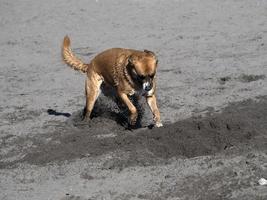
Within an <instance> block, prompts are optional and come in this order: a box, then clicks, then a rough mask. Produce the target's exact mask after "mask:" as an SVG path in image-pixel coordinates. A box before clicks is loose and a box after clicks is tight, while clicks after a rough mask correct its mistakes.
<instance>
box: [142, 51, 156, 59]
mask: <svg viewBox="0 0 267 200" xmlns="http://www.w3.org/2000/svg"><path fill="white" fill-rule="evenodd" d="M144 52H145V53H147V54H149V55H151V56H153V57H154V58H156V54H155V53H154V52H153V51H149V50H147V49H145V50H144Z"/></svg>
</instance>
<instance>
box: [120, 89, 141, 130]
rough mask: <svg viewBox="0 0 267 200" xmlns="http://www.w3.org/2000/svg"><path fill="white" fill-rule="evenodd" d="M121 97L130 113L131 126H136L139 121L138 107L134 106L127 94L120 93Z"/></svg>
mask: <svg viewBox="0 0 267 200" xmlns="http://www.w3.org/2000/svg"><path fill="white" fill-rule="evenodd" d="M119 96H120V98H121V100H122V101H123V103H125V104H126V105H127V107H128V109H129V111H130V113H131V114H130V125H131V126H134V125H135V124H136V120H137V116H138V113H137V109H136V107H135V106H134V105H133V104H132V102H131V101H130V99H129V98H128V96H127V95H126V94H125V93H122V92H121V93H119Z"/></svg>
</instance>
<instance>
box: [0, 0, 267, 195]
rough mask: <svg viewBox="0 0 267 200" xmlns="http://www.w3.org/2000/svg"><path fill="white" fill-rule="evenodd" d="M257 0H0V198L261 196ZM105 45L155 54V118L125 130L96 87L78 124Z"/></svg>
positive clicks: (265, 83)
mask: <svg viewBox="0 0 267 200" xmlns="http://www.w3.org/2000/svg"><path fill="white" fill-rule="evenodd" d="M266 13H267V2H266V1H264V0H255V1H249V0H242V1H233V0H232V1H230V0H226V1H216V0H213V1H212V0H204V1H200V0H187V1H184V0H170V1H162V0H160V1H157V0H144V1H139V0H132V1H117V0H114V1H108V0H98V1H85V0H82V1H63V0H59V1H51V0H47V1H33V0H27V1H7V0H2V1H1V2H0V28H1V31H0V44H1V45H0V60H1V65H0V69H1V73H0V85H1V87H0V94H1V95H0V174H1V175H0V177H1V178H0V199H3V200H4V199H5V200H6V199H8V200H9V199H10V200H12V199H14V200H15V199H27V200H30V199H34V200H39V199H40V200H41V199H53V200H55V199H59V200H63V199H64V200H74V199H76V200H78V199H79V200H85V199H131V200H133V199H169V200H171V199H172V200H174V199H175V200H176V199H179V200H180V199H205V200H213V199H236V200H237V199H240V200H241V199H242V200H246V199H247V200H250V199H265V198H266V197H267V188H266V186H260V185H259V184H258V180H259V179H260V178H265V179H266V178H267V177H266V176H267V165H266V163H267V155H266V153H267V137H266V135H267V132H266V130H267V118H266V117H267V78H266V76H267V67H266V66H267V56H266V55H267V36H266V33H267V24H266V21H267V15H266ZM66 34H67V35H69V36H70V38H71V40H72V48H73V51H74V52H75V53H76V54H77V55H78V56H79V57H80V58H82V59H83V60H84V61H86V62H89V61H90V59H92V57H93V56H94V55H96V54H97V53H99V52H101V51H103V50H104V49H107V48H111V47H125V48H134V49H141V50H142V49H149V50H152V51H154V52H155V53H156V54H157V55H158V57H159V68H158V76H157V81H158V84H157V85H158V86H157V87H158V89H157V97H158V104H159V108H160V111H161V114H162V121H163V124H164V127H162V128H159V129H156V128H153V129H148V128H147V125H149V124H150V123H151V117H152V116H151V113H150V112H149V110H148V107H147V106H146V104H145V102H144V101H141V102H140V104H141V106H142V108H143V110H144V112H143V115H142V116H143V117H142V126H143V128H140V129H137V130H126V129H125V127H124V126H122V125H121V124H120V123H118V119H119V117H120V115H119V114H118V113H117V109H116V105H114V103H112V102H111V101H110V100H109V99H107V98H105V97H104V96H102V95H101V96H100V99H99V101H98V103H97V105H96V112H95V114H96V117H95V118H93V119H92V121H91V122H89V123H87V124H85V123H82V122H81V118H80V113H81V112H82V109H83V106H84V104H85V99H84V80H85V75H84V74H81V73H78V72H75V71H73V70H72V69H70V68H69V67H67V66H66V65H65V64H64V63H63V62H62V59H61V54H60V46H61V43H62V40H63V37H64V36H65V35H66Z"/></svg>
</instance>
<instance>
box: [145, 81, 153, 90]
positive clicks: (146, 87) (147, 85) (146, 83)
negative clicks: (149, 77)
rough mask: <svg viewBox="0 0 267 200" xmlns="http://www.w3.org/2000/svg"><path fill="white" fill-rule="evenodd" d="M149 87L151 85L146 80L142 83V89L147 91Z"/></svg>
mask: <svg viewBox="0 0 267 200" xmlns="http://www.w3.org/2000/svg"><path fill="white" fill-rule="evenodd" d="M151 89H152V85H151V84H150V83H149V82H148V81H146V82H144V83H143V90H145V91H147V92H148V91H149V90H151Z"/></svg>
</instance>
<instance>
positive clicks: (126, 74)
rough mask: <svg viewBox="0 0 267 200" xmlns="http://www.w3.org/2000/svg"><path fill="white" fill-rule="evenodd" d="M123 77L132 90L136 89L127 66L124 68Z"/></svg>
mask: <svg viewBox="0 0 267 200" xmlns="http://www.w3.org/2000/svg"><path fill="white" fill-rule="evenodd" d="M123 75H124V77H125V79H126V80H127V82H128V83H129V84H130V86H131V87H132V88H135V84H134V82H133V79H132V77H131V76H130V75H129V72H128V69H127V65H125V66H123Z"/></svg>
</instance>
